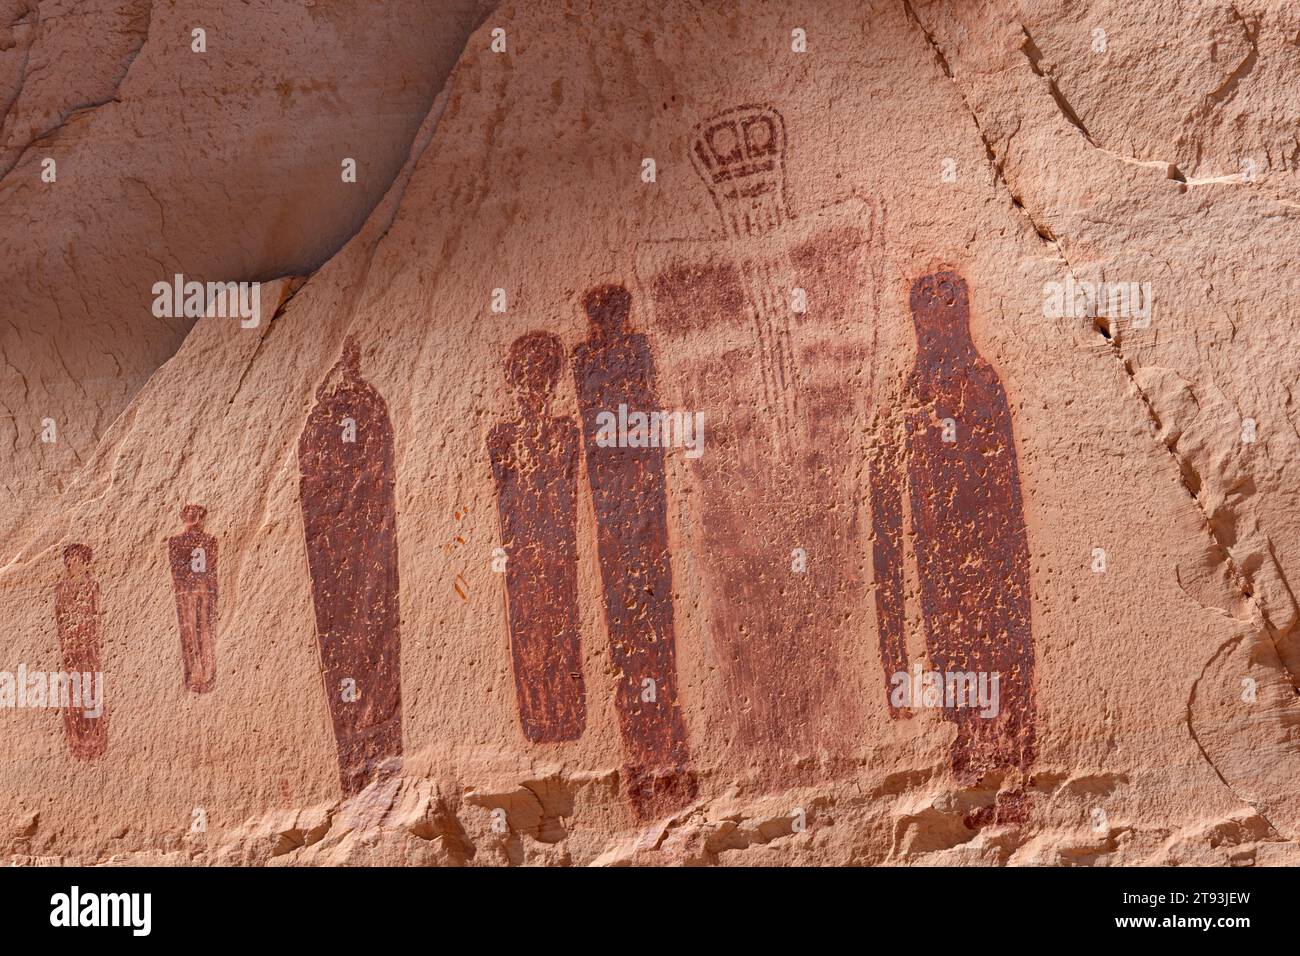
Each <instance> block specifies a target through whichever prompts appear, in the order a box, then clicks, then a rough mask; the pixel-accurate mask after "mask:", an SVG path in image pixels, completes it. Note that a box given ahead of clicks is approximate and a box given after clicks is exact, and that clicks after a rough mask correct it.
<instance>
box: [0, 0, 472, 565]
mask: <svg viewBox="0 0 1300 956" xmlns="http://www.w3.org/2000/svg"><path fill="white" fill-rule="evenodd" d="M488 6H489V4H486V3H479V2H477V0H446V2H441V3H438V4H431V3H427V2H425V0H396V2H391V3H388V2H386V3H377V2H370V0H330V2H324V0H322V2H313V0H298V2H279V0H276V2H272V0H250V2H248V3H243V2H239V3H220V2H212V0H183V2H179V3H171V2H161V0H111V2H102V3H90V4H79V3H74V2H71V0H40V2H37V0H5V2H4V3H0V216H2V217H3V222H4V224H5V227H6V228H4V229H3V230H2V231H0V288H2V289H3V290H4V295H3V297H2V298H0V320H3V321H0V353H3V355H4V356H5V360H4V362H3V363H2V365H3V367H2V370H0V387H2V388H3V395H4V400H3V405H4V411H3V417H2V418H0V444H3V445H4V446H5V447H12V448H13V450H14V458H13V461H12V463H11V464H10V467H8V468H6V476H5V487H6V492H7V493H6V495H5V499H6V500H5V501H4V502H3V503H0V556H3V558H4V559H5V560H7V559H8V558H9V557H12V555H13V553H14V551H15V550H16V548H17V547H18V546H19V544H20V543H21V541H22V540H23V538H24V536H25V535H26V534H29V533H30V531H31V529H32V527H33V523H34V520H35V519H37V518H38V517H39V516H40V515H43V514H44V513H45V512H46V509H47V508H48V507H49V505H50V504H51V503H52V501H53V500H54V499H56V498H57V496H58V495H59V494H60V493H61V492H62V491H63V489H64V487H65V486H66V485H67V484H68V482H69V481H70V480H71V479H72V477H73V476H74V475H75V474H76V473H77V471H78V470H79V469H80V468H81V467H82V466H83V465H84V463H85V461H86V460H87V459H88V458H89V457H90V456H91V454H92V452H93V451H94V448H95V445H96V443H97V442H98V441H99V439H100V438H101V437H102V436H103V435H104V433H105V432H106V430H107V429H108V427H109V426H110V425H111V424H112V422H113V421H114V419H115V418H116V417H117V416H118V415H119V414H120V413H121V412H122V411H123V410H124V409H125V408H126V406H127V403H128V402H129V401H130V399H131V398H132V397H133V396H134V395H135V394H136V392H138V391H139V389H140V387H141V385H143V383H144V381H145V380H146V379H147V378H148V377H149V375H150V374H152V373H153V372H154V370H155V369H157V368H158V366H159V365H161V364H162V362H163V361H165V360H166V359H167V358H168V357H169V356H171V355H172V354H173V353H174V352H175V351H176V349H177V347H178V346H179V345H180V342H181V340H182V338H183V337H184V335H185V333H186V332H187V331H188V329H189V327H190V326H191V325H192V324H193V320H192V319H185V318H182V317H177V318H172V317H158V316H155V315H154V314H153V312H152V311H151V308H150V307H151V305H152V303H153V295H152V294H150V292H149V290H150V289H151V288H152V286H153V284H154V283H155V282H157V281H160V280H167V281H170V280H171V277H172V276H173V275H175V274H176V273H181V274H183V275H185V276H186V278H187V279H191V280H197V281H200V282H209V281H221V282H225V281H241V280H256V279H273V278H276V277H279V276H287V275H296V274H304V273H307V272H310V271H311V270H313V269H315V268H317V267H318V266H319V265H321V263H323V262H324V261H325V260H326V259H327V258H328V257H329V256H330V255H332V254H333V253H334V252H335V251H337V250H338V249H339V247H340V246H342V245H343V243H344V242H345V241H346V240H347V239H348V238H349V237H350V236H352V235H353V234H354V233H356V231H357V230H358V228H359V227H360V226H361V224H362V222H363V221H364V220H365V218H366V216H367V215H368V214H369V212H370V211H371V209H372V208H373V207H374V205H375V204H376V203H377V202H378V201H379V199H380V197H381V196H382V195H383V193H384V191H385V189H387V187H388V185H389V184H390V183H391V182H392V180H393V177H394V176H395V175H396V173H397V171H398V169H399V168H400V167H401V164H402V162H403V160H404V158H405V156H406V151H407V148H408V147H409V145H410V143H411V138H412V137H413V136H414V135H415V131H416V130H417V129H418V127H419V125H420V123H421V121H422V120H423V118H424V116H425V115H426V114H427V112H428V110H429V107H430V104H431V103H432V102H433V98H434V95H435V94H436V93H437V91H438V89H439V88H440V86H441V85H442V82H443V81H444V79H445V78H446V76H447V75H448V73H449V72H450V71H451V68H452V66H453V65H454V63H455V60H456V57H457V56H458V55H459V53H460V51H461V49H462V48H463V46H464V41H465V38H466V37H467V36H468V35H469V32H470V31H471V30H472V29H473V28H474V27H475V26H477V24H478V22H479V20H480V19H481V17H482V15H483V13H484V12H485V10H486V9H487V7H488ZM196 29H198V30H203V31H204V34H203V45H204V51H203V52H197V51H196V49H195V46H196V44H197V40H196V39H195V38H194V36H193V31H194V30H196ZM345 158H352V159H353V160H355V162H356V167H357V175H356V179H355V182H344V181H343V177H342V168H341V164H342V162H343V160H344V159H345ZM47 160H51V161H53V162H54V164H55V165H54V166H53V167H52V174H53V175H54V177H55V179H54V181H53V182H50V181H48V180H47V179H46V178H45V176H46V173H47V167H46V165H45V163H46V161H47ZM46 419H49V420H52V421H54V422H55V425H56V428H57V430H58V436H59V441H57V442H55V443H53V444H50V443H45V442H42V440H41V434H42V431H43V429H44V427H45V426H44V425H43V422H44V421H45V420H46Z"/></svg>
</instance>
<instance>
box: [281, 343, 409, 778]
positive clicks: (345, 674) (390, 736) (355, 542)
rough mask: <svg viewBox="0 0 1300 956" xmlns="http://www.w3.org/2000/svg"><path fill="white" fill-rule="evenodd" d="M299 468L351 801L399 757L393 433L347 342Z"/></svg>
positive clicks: (308, 431)
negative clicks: (352, 797) (378, 773)
mask: <svg viewBox="0 0 1300 956" xmlns="http://www.w3.org/2000/svg"><path fill="white" fill-rule="evenodd" d="M298 466H299V471H300V478H299V494H300V497H301V504H302V518H303V527H304V530H305V532H306V539H307V565H308V568H309V570H310V572H311V586H312V599H313V601H314V603H315V607H316V638H317V641H318V642H319V644H320V656H321V667H322V670H323V672H324V680H325V693H326V698H327V700H328V701H329V708H330V716H331V718H332V720H333V724H334V737H335V741H336V743H337V746H338V758H339V779H340V782H341V784H342V788H343V793H344V794H345V795H348V796H350V795H352V794H355V793H358V792H359V791H361V790H362V789H364V788H365V786H366V784H367V783H369V782H370V780H371V779H372V777H374V775H375V772H376V770H378V769H380V768H381V766H383V767H384V769H385V772H388V771H389V770H396V769H397V768H398V766H399V764H398V760H400V757H401V754H402V674H401V659H400V652H401V647H400V636H399V630H398V622H399V608H398V581H397V505H396V501H395V494H394V485H395V482H396V477H395V471H394V464H393V426H392V424H391V422H390V421H389V419H388V405H387V403H385V401H384V399H383V396H381V395H380V394H379V392H378V391H376V390H375V388H374V387H373V386H372V385H370V384H369V383H368V382H366V381H365V380H364V379H363V378H362V377H361V351H360V349H359V348H358V347H357V343H356V341H355V340H354V339H352V338H351V337H349V338H348V340H347V341H346V342H345V343H344V346H343V357H342V359H340V361H339V362H338V364H336V365H335V366H334V368H333V369H331V370H330V373H329V374H328V375H327V376H326V378H325V381H324V382H322V383H321V385H320V387H319V388H318V389H317V390H316V405H315V407H314V408H312V410H311V414H310V415H309V416H308V417H307V424H306V427H304V428H303V431H302V436H301V437H300V438H299V440H298ZM395 758H396V759H395Z"/></svg>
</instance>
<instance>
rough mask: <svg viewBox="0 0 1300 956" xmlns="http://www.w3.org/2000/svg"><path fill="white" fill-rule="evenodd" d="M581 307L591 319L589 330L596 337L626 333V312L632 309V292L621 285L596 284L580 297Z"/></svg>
mask: <svg viewBox="0 0 1300 956" xmlns="http://www.w3.org/2000/svg"><path fill="white" fill-rule="evenodd" d="M582 307H583V308H584V309H585V310H586V311H587V318H588V319H590V320H591V331H592V333H593V334H594V335H595V336H597V337H598V338H607V339H609V338H616V337H617V336H620V335H626V334H627V333H628V332H629V331H630V330H629V328H628V314H629V313H630V312H631V311H632V294H631V293H630V292H628V291H627V289H625V288H624V287H623V286H621V285H598V286H596V288H594V289H589V290H588V291H587V294H586V295H584V296H583V297H582Z"/></svg>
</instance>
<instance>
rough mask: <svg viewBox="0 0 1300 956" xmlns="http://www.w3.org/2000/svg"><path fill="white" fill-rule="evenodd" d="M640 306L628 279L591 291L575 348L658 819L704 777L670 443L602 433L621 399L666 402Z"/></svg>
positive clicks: (614, 595) (625, 710)
mask: <svg viewBox="0 0 1300 956" xmlns="http://www.w3.org/2000/svg"><path fill="white" fill-rule="evenodd" d="M631 306H632V296H631V295H630V294H629V293H628V291H627V289H625V288H624V287H623V286H621V285H610V286H600V287H598V288H595V289H592V290H590V291H589V292H588V293H587V294H586V296H585V297H584V299H583V307H584V308H585V309H586V311H587V316H588V318H589V319H590V320H591V336H590V338H588V339H587V341H585V342H583V343H582V344H581V345H579V346H578V347H577V348H576V349H574V352H573V378H574V384H575V385H576V387H577V394H578V403H579V405H580V407H581V410H582V429H583V432H582V434H583V446H584V448H585V450H586V458H587V481H588V483H589V484H590V485H591V497H592V502H593V505H594V508H595V512H596V545H597V552H598V555H599V558H600V574H601V581H602V583H603V585H604V592H605V621H606V625H607V627H608V629H609V644H610V654H611V656H612V658H613V661H614V665H615V667H617V668H618V682H619V683H618V691H617V697H616V700H615V706H616V707H617V709H618V717H619V727H620V730H621V731H622V734H623V744H624V747H625V749H626V752H627V767H626V773H627V778H628V784H627V792H628V797H629V800H630V801H631V803H632V806H633V808H634V809H635V810H636V812H637V813H638V815H640V816H642V817H645V818H649V817H653V816H657V815H660V814H662V813H665V812H670V811H672V810H675V809H678V808H680V807H681V806H682V805H684V804H686V803H689V802H690V801H691V800H692V799H694V797H695V793H696V785H695V780H694V777H693V776H692V775H691V774H690V773H689V772H688V771H687V770H686V765H687V761H688V760H689V752H688V750H687V745H686V726H685V724H684V723H683V721H682V714H681V707H680V705H679V702H678V696H677V657H676V648H675V638H674V631H673V594H672V586H673V572H672V562H671V559H670V556H669V551H668V500H667V490H666V488H665V484H664V450H663V448H619V447H602V446H601V445H599V444H597V442H596V440H595V436H596V435H597V433H598V430H599V426H598V423H597V417H598V416H599V415H600V414H601V413H602V412H608V413H611V414H616V413H617V410H618V408H619V406H620V405H625V406H626V407H627V409H628V411H629V412H633V411H640V412H646V413H649V412H651V411H658V410H660V409H661V408H662V406H661V405H660V403H659V395H658V390H657V388H656V385H655V365H654V358H653V356H652V355H651V353H650V344H649V342H648V341H647V340H646V337H645V336H644V335H640V334H637V333H634V332H633V331H632V329H631V328H630V326H629V321H628V315H629V312H630V310H631Z"/></svg>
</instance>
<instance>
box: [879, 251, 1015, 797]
mask: <svg viewBox="0 0 1300 956" xmlns="http://www.w3.org/2000/svg"><path fill="white" fill-rule="evenodd" d="M911 311H912V319H913V322H914V324H915V327H916V338H917V355H916V365H915V367H914V368H913V370H912V373H911V375H910V376H909V377H908V380H907V383H906V392H905V397H904V406H905V407H906V408H907V409H909V411H908V413H907V415H906V420H905V422H904V423H903V424H904V430H905V431H904V434H903V435H899V434H898V433H897V431H890V430H888V429H886V430H885V431H884V433H883V434H882V435H881V436H880V443H879V445H878V446H877V455H876V456H875V458H874V460H873V462H872V468H871V479H872V481H871V485H872V517H873V522H874V525H875V545H874V549H873V564H874V567H875V574H876V582H877V605H876V606H877V618H878V624H879V630H880V648H881V657H882V660H883V663H884V667H885V678H886V681H887V682H888V681H889V680H890V678H891V677H892V676H893V675H894V674H896V673H899V672H902V671H905V670H906V669H907V667H906V648H905V643H904V636H903V635H904V632H903V619H904V596H903V576H904V571H903V563H902V562H903V511H902V488H903V485H904V484H905V483H906V485H907V486H908V488H909V489H910V496H909V501H910V505H911V516H912V526H913V529H914V532H915V536H914V539H913V541H914V545H913V547H914V551H915V555H916V568H917V577H918V579H919V582H920V597H921V613H922V617H923V618H924V622H925V633H926V642H927V650H928V654H929V658H930V664H931V666H932V667H933V668H934V669H936V670H939V671H941V672H943V673H945V674H947V673H950V672H952V671H965V672H976V673H981V672H982V673H985V674H988V675H992V674H994V673H997V674H998V675H999V700H998V714H997V716H996V717H987V716H981V712H980V710H979V708H973V707H966V708H961V707H951V708H949V707H945V709H944V716H945V718H947V719H948V720H951V721H953V722H955V723H956V724H957V739H956V742H955V743H954V745H953V752H952V768H953V771H954V774H955V776H956V777H957V779H958V781H959V782H960V783H961V784H962V785H963V786H972V785H976V784H978V783H979V782H980V781H982V780H983V779H984V778H985V777H986V775H989V774H994V775H995V777H998V776H1005V775H1006V774H1007V773H1009V772H1017V773H1018V774H1019V775H1020V776H1021V777H1023V775H1024V773H1025V771H1027V769H1028V767H1029V765H1030V763H1031V762H1032V761H1033V759H1034V752H1035V747H1034V687H1033V676H1034V673H1033V672H1034V649H1033V642H1032V636H1031V633H1030V626H1031V625H1030V593H1029V545H1028V540H1027V537H1026V532H1025V520H1024V512H1023V508H1022V505H1021V497H1020V476H1019V471H1018V468H1017V465H1016V446H1015V439H1014V436H1013V434H1012V429H1011V412H1010V409H1009V408H1008V406H1007V397H1006V393H1005V392H1004V391H1003V388H1002V383H1001V381H1000V380H999V379H998V375H997V372H996V371H994V369H993V368H992V367H991V366H990V365H989V364H988V363H987V362H986V361H985V360H984V359H983V358H982V357H981V356H980V355H979V353H978V352H977V351H976V350H975V345H974V343H973V342H972V341H971V337H970V304H969V299H968V294H967V288H966V283H965V281H964V280H963V279H962V278H961V277H960V276H958V275H956V274H955V273H952V272H939V273H935V274H932V275H927V276H924V277H922V278H920V279H918V280H916V282H915V283H914V284H913V285H912V290H911ZM894 715H895V716H902V715H901V714H900V713H898V712H895V714H894ZM1022 784H1023V780H1021V781H1017V782H1016V784H1015V785H1014V786H1012V787H1011V788H1010V789H1004V791H1003V793H1001V794H999V797H998V805H997V808H996V811H995V814H996V818H997V819H998V820H999V821H1000V822H1010V821H1013V820H1016V819H1019V818H1020V817H1021V816H1022V815H1023V812H1024V809H1025V800H1026V798H1025V795H1024V793H1023V789H1022V787H1021V785H1022Z"/></svg>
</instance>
